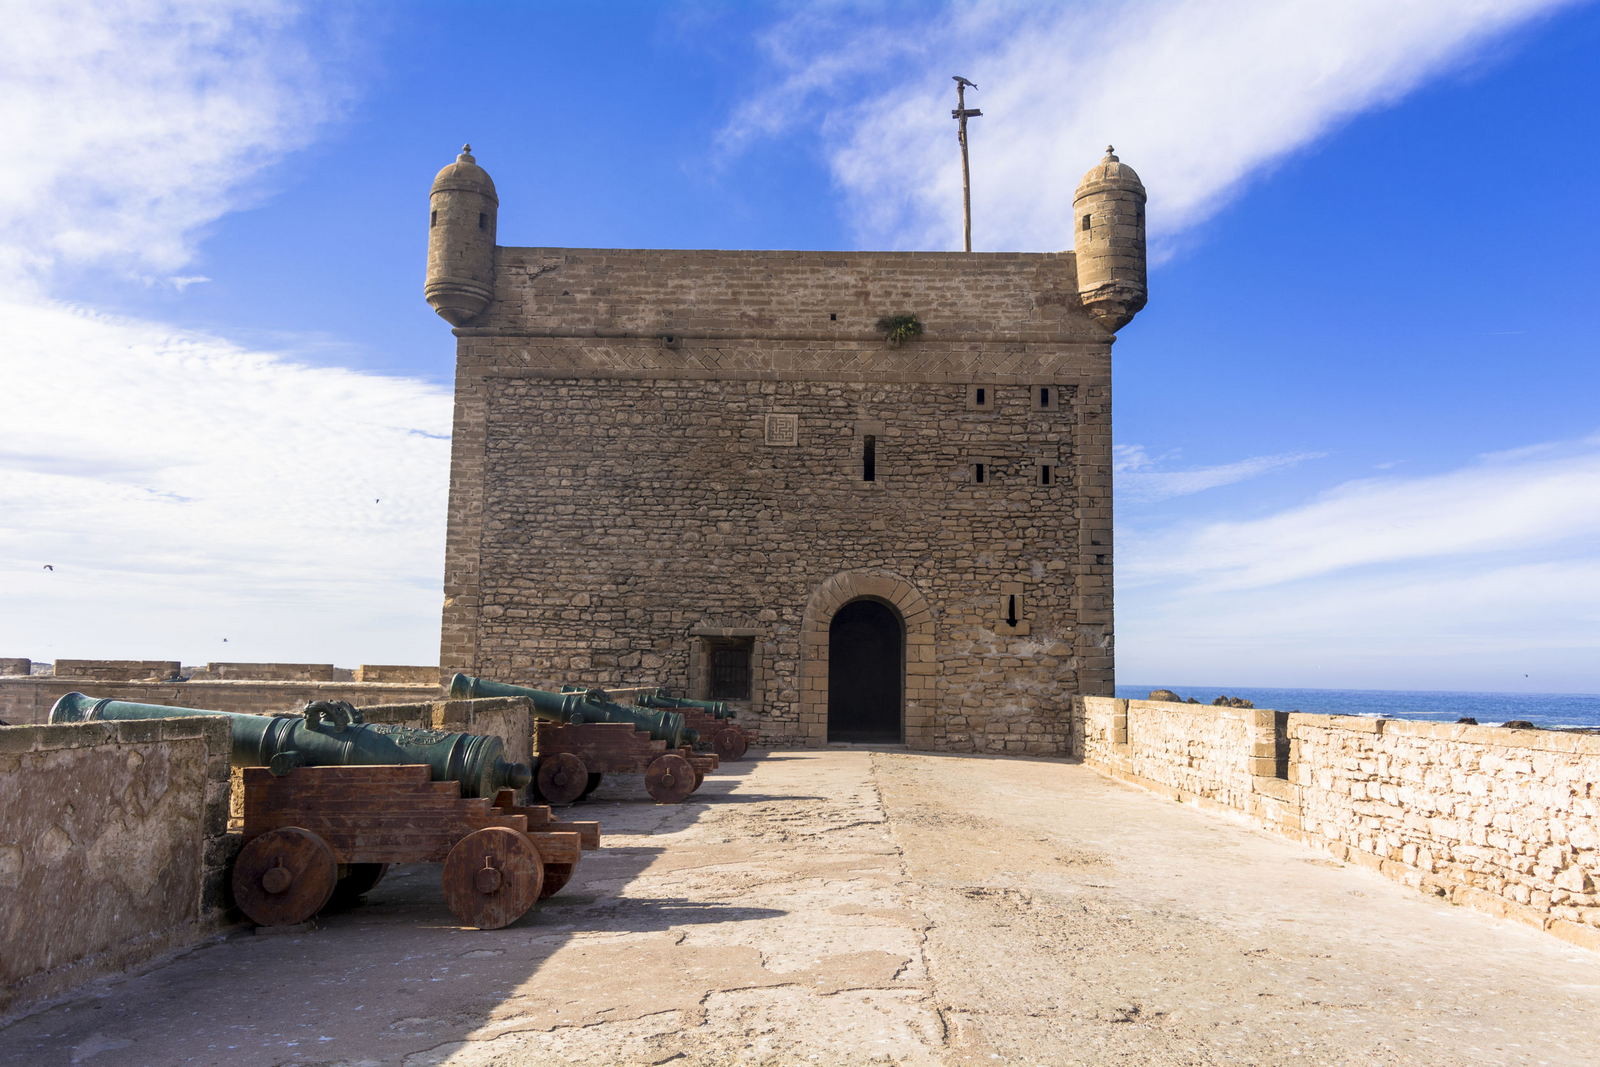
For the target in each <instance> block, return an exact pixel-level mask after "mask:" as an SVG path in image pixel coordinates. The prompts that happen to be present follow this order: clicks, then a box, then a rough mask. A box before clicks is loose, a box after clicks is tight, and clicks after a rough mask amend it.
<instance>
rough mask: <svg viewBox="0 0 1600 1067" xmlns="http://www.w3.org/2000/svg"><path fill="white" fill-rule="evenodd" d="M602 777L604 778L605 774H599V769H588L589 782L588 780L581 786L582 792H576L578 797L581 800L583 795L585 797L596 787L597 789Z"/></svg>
mask: <svg viewBox="0 0 1600 1067" xmlns="http://www.w3.org/2000/svg"><path fill="white" fill-rule="evenodd" d="M604 779H605V775H603V774H601V773H600V772H599V771H590V772H589V782H588V784H587V785H585V786H584V787H583V792H582V793H579V794H578V799H579V800H582V799H583V798H584V797H587V796H588V795H589V794H590V793H593V792H594V791H595V790H596V789H599V788H600V783H601V782H602V781H603V780H604Z"/></svg>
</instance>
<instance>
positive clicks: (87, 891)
mask: <svg viewBox="0 0 1600 1067" xmlns="http://www.w3.org/2000/svg"><path fill="white" fill-rule="evenodd" d="M228 750H229V742H228V729H227V724H226V723H223V722H221V721H219V720H216V719H202V718H192V719H146V720H141V721H138V722H106V723H79V724H73V725H63V726H9V727H0V812H3V813H4V814H3V818H0V1018H3V1017H5V1016H7V1015H9V1014H12V1013H14V1012H16V1011H18V1010H21V1009H23V1008H25V1007H26V1006H28V1005H29V1004H32V1003H35V1002H37V1001H40V1000H44V999H48V998H50V997H52V996H55V995H58V994H60V993H63V992H65V991H67V990H70V989H72V988H73V987H75V986H77V985H80V984H82V983H83V982H85V981H88V980H89V979H91V978H94V977H97V976H100V975H104V974H113V973H116V972H118V971H121V970H123V969H125V968H127V967H129V966H133V965H135V964H138V963H140V962H143V961H146V960H149V959H151V958H153V957H156V956H159V955H161V954H163V953H165V952H170V951H172V950H174V949H177V948H180V947H182V946H183V945H186V944H189V943H191V942H193V941H195V940H197V939H199V938H202V937H204V936H206V935H208V934H209V933H211V932H213V931H214V930H216V929H217V928H218V927H219V926H220V924H221V922H222V920H223V914H224V909H225V908H226V907H227V898H226V895H225V892H226V889H225V887H226V877H227V865H228V863H229V861H230V860H231V857H232V851H233V849H232V846H233V844H234V843H235V842H234V840H233V839H231V838H229V837H227V836H226V834H225V829H226V816H227V802H228V794H227V789H228Z"/></svg>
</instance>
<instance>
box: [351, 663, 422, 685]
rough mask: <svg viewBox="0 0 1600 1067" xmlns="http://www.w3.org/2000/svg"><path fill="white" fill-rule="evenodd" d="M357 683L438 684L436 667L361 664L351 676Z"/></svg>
mask: <svg viewBox="0 0 1600 1067" xmlns="http://www.w3.org/2000/svg"><path fill="white" fill-rule="evenodd" d="M351 677H352V679H353V680H354V681H357V682H398V683H400V684H403V685H432V686H437V685H438V684H439V668H438V667H411V666H402V665H399V664H392V663H381V664H380V663H363V664H362V665H361V666H359V667H357V668H356V669H355V671H354V673H353V674H352V676H351Z"/></svg>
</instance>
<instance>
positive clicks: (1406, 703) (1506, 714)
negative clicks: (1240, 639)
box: [1116, 684, 1600, 729]
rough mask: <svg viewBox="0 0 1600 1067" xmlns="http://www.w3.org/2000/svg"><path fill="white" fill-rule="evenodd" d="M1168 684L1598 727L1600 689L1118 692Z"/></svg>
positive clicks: (1386, 710)
mask: <svg viewBox="0 0 1600 1067" xmlns="http://www.w3.org/2000/svg"><path fill="white" fill-rule="evenodd" d="M1155 689H1170V690H1172V691H1173V692H1174V693H1177V694H1178V695H1179V696H1180V697H1182V698H1184V699H1185V700H1187V699H1189V698H1190V697H1193V698H1194V699H1195V700H1198V701H1199V702H1200V703H1202V704H1210V703H1211V702H1212V701H1213V700H1215V699H1216V698H1217V697H1219V696H1230V697H1243V698H1244V699H1245V700H1248V701H1250V702H1251V703H1253V704H1254V705H1255V706H1256V707H1258V708H1271V709H1272V710H1274V711H1303V712H1311V713H1314V714H1317V715H1361V716H1365V717H1367V718H1386V719H1419V720H1422V721H1424V722H1455V721H1456V720H1457V719H1461V718H1471V719H1477V720H1478V722H1479V724H1480V725H1484V726H1493V725H1497V724H1499V723H1502V722H1509V721H1513V720H1517V719H1521V720H1524V721H1526V722H1531V723H1533V724H1534V725H1535V726H1542V727H1545V728H1547V729H1576V728H1583V727H1587V728H1591V729H1600V694H1593V693H1491V692H1474V691H1460V692H1457V691H1450V690H1430V689H1277V688H1271V687H1266V686H1243V685H1241V686H1231V687H1228V686H1224V687H1218V686H1212V685H1171V684H1163V685H1119V686H1117V689H1116V693H1117V696H1119V697H1122V698H1125V699H1129V700H1144V699H1147V698H1148V697H1149V696H1150V693H1151V691H1152V690H1155Z"/></svg>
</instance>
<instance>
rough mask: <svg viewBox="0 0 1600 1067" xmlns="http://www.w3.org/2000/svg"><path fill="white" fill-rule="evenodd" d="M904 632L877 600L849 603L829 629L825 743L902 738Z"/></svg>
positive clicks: (897, 619) (891, 612)
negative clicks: (826, 735)
mask: <svg viewBox="0 0 1600 1067" xmlns="http://www.w3.org/2000/svg"><path fill="white" fill-rule="evenodd" d="M904 679H905V626H904V624H903V623H902V622H901V621H900V616H899V614H898V613H897V612H896V611H895V610H894V609H893V608H891V607H890V606H889V605H887V604H885V603H883V602H882V601H880V600H869V599H862V600H852V601H850V603H848V604H846V605H844V606H843V607H841V608H840V609H839V610H838V611H836V612H834V615H833V621H832V622H830V623H829V624H828V740H829V741H889V742H895V743H898V742H899V741H901V740H902V738H903V729H902V723H901V711H902V707H903V693H904Z"/></svg>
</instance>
